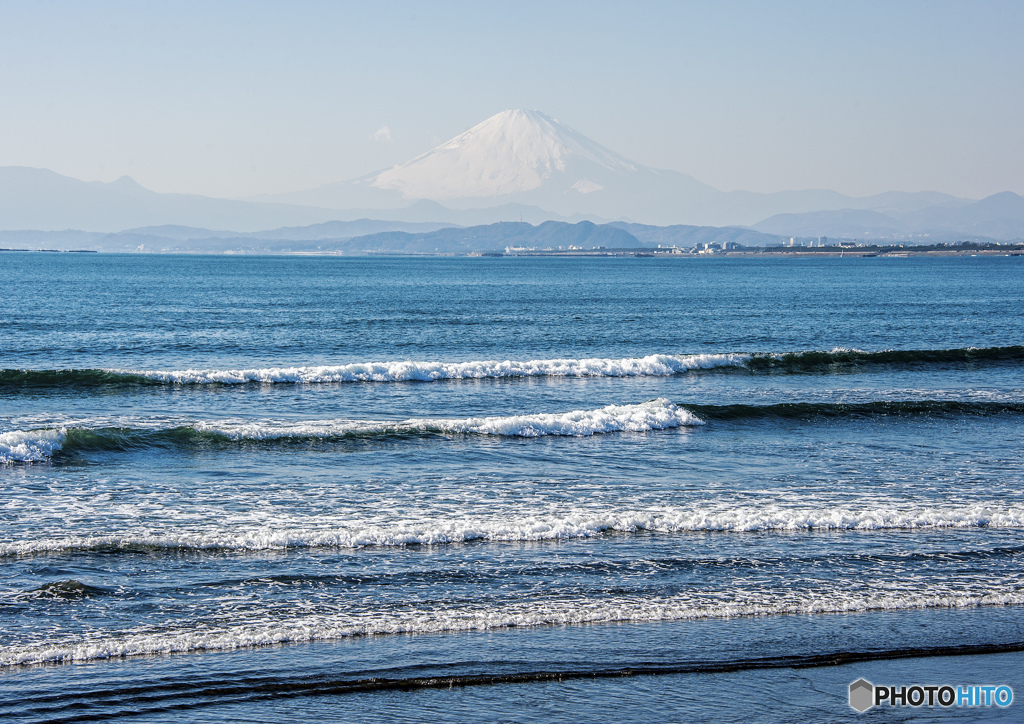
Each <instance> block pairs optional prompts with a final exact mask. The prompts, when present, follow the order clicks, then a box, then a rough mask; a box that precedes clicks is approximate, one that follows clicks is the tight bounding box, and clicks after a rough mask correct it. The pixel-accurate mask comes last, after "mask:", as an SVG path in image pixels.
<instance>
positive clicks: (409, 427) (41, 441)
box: [0, 398, 704, 463]
mask: <svg viewBox="0 0 1024 724" xmlns="http://www.w3.org/2000/svg"><path fill="white" fill-rule="evenodd" d="M703 424H704V422H703V420H701V419H700V418H698V417H697V416H696V415H694V414H693V413H691V412H689V411H688V410H686V409H684V408H682V407H678V406H676V405H674V404H673V403H671V402H669V401H668V400H666V399H664V398H658V399H656V400H650V401H648V402H643V403H640V404H636V405H608V406H607V407H602V408H600V409H597V410H573V411H571V412H562V413H539V414H531V415H507V416H493V417H468V418H462V419H447V418H411V419H408V420H399V421H386V420H385V421H367V420H324V421H309V422H280V421H244V420H243V421H230V420H229V421H220V422H197V423H192V424H174V423H173V422H171V423H168V422H165V423H164V427H165V428H166V429H172V428H180V427H192V428H193V429H195V430H198V431H201V432H215V433H218V434H220V435H224V436H226V437H229V438H231V439H234V440H284V439H288V438H332V437H339V436H344V435H357V434H365V435H373V434H403V433H406V434H407V433H422V432H439V433H454V434H476V435H502V436H508V437H543V436H546V435H562V436H571V437H585V436H589V435H596V434H599V433H607V432H647V431H650V430H662V429H666V428H673V427H681V426H684V425H703ZM168 425H170V427H167V426H168ZM78 429H93V430H99V431H101V430H102V427H99V428H78ZM138 429H141V430H146V431H149V432H152V431H159V429H160V425H158V424H147V425H145V426H144V427H142V428H138ZM122 432H123V430H122ZM66 437H67V428H61V429H59V430H56V429H43V430H29V431H22V430H16V431H12V432H6V433H3V434H0V463H10V462H32V461H40V460H45V459H46V458H47V457H49V456H51V455H53V454H54V453H55V452H57V451H59V450H60V449H61V447H62V445H63V444H64V442H65V440H66Z"/></svg>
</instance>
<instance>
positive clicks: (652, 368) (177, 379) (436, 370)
mask: <svg viewBox="0 0 1024 724" xmlns="http://www.w3.org/2000/svg"><path fill="white" fill-rule="evenodd" d="M750 357H751V355H749V354H693V355H667V354H652V355H648V356H646V357H627V358H622V359H606V358H599V357H594V358H584V359H547V360H527V361H515V360H504V361H499V360H486V361H473V362H412V361H406V362H358V363H353V364H347V365H334V366H319V367H266V368H253V369H235V370H216V369H188V370H111V372H116V373H120V374H125V375H131V376H138V377H144V378H147V379H150V380H155V381H159V382H167V383H174V384H189V385H195V384H224V385H238V384H245V383H249V382H258V383H264V384H270V383H279V382H291V383H305V384H316V383H328V382H404V381H420V382H432V381H435V380H458V379H483V378H499V377H542V376H551V377H644V376H668V375H675V374H680V373H682V372H686V371H689V370H698V369H713V368H716V367H742V366H743V365H745V364H746V363H747V362H748V361H749V360H750Z"/></svg>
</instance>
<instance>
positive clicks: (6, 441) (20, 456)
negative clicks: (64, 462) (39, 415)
mask: <svg viewBox="0 0 1024 724" xmlns="http://www.w3.org/2000/svg"><path fill="white" fill-rule="evenodd" d="M65 436H66V435H65V431H64V430H63V429H56V430H29V431H24V430H13V431H11V432H4V433H0V464H3V463H14V462H40V461H43V460H46V459H47V458H48V457H50V456H51V455H53V454H54V453H55V452H57V451H58V450H60V448H61V445H63V444H64V438H65Z"/></svg>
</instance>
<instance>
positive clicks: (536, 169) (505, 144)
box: [370, 110, 638, 201]
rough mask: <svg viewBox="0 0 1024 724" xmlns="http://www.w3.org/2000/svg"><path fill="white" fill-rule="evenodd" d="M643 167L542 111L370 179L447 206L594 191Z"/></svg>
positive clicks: (489, 124) (485, 127)
mask: <svg viewBox="0 0 1024 724" xmlns="http://www.w3.org/2000/svg"><path fill="white" fill-rule="evenodd" d="M637 168H638V167H637V165H636V164H634V163H632V162H630V161H629V160H627V159H625V158H623V157H621V156H619V155H617V154H615V153H613V152H612V151H609V150H608V149H607V148H605V147H604V146H601V145H600V144H598V143H595V142H594V141H592V140H590V139H589V138H587V137H586V136H584V135H583V134H581V133H579V132H577V131H574V130H573V129H572V128H569V127H568V126H566V125H565V124H563V123H561V122H559V121H557V120H555V119H554V118H551V117H550V116H548V115H545V114H544V113H541V112H540V111H526V110H508V111H502V112H501V113H498V114H497V115H494V116H491V117H490V118H488V119H487V120H486V121H484V122H483V123H480V124H478V125H476V126H473V127H472V128H470V129H469V130H468V131H466V132H465V133H462V134H460V135H458V136H456V137H455V138H453V139H451V140H450V141H448V142H447V143H444V144H442V145H440V146H438V147H437V148H434V149H433V150H431V151H428V152H427V153H424V154H423V155H421V156H418V157H417V158H414V159H412V160H411V161H408V162H407V163H404V164H402V165H400V166H396V167H394V168H392V169H389V170H387V171H384V172H382V173H380V174H377V175H376V176H375V177H373V178H372V179H370V185H371V186H373V187H374V188H378V189H384V190H394V191H399V192H401V194H402V195H403V196H404V197H406V198H414V199H431V200H434V201H445V200H450V199H458V198H485V197H498V196H508V195H511V194H517V193H522V192H526V191H532V190H534V189H538V188H540V187H541V186H542V185H546V184H548V183H550V182H552V181H553V180H555V179H556V178H557V177H564V178H562V179H561V181H562V182H559V183H556V185H557V186H559V187H562V188H564V189H566V190H568V189H573V190H574V191H575V192H578V193H580V194H588V193H592V192H594V191H598V190H600V189H602V188H603V185H602V184H601V183H600V182H599V181H598V180H596V179H595V178H591V177H592V176H597V177H600V176H606V175H607V174H609V173H611V174H613V175H628V174H631V173H634V172H636V171H637Z"/></svg>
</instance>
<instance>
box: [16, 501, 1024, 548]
mask: <svg viewBox="0 0 1024 724" xmlns="http://www.w3.org/2000/svg"><path fill="white" fill-rule="evenodd" d="M318 523H319V525H318ZM332 523H333V524H331V525H323V524H322V523H321V520H320V519H313V518H299V519H292V520H290V521H284V520H280V521H275V522H274V523H272V524H269V525H265V526H261V527H253V526H238V527H223V528H212V529H211V528H206V529H201V530H197V529H193V530H178V531H173V530H168V531H165V532H162V533H153V532H146V533H143V532H137V531H131V530H125V531H121V532H111V533H92V534H84V535H72V536H63V537H49V538H42V537H41V538H36V539H33V540H24V541H11V542H4V543H0V556H10V555H27V554H32V553H42V552H47V551H57V550H107V549H114V550H118V549H139V548H149V549H175V550H197V551H198V550H237V551H256V550H285V549H288V548H361V547H367V546H381V547H389V546H410V545H449V544H459V543H467V542H472V541H492V542H521V541H544V540H569V539H580V538H590V537H595V536H600V535H604V534H608V533H618V534H631V533H659V534H669V535H677V534H686V533H761V532H778V533H790V532H815V531H820V532H827V531H885V530H914V529H937V528H959V529H965V528H1009V529H1012V528H1024V506H1019V505H1018V506H1012V505H1011V506H1006V505H1000V504H994V503H976V504H971V505H961V506H927V505H902V506H900V505H894V504H880V503H874V504H864V505H860V506H857V505H842V506H816V507H810V506H803V507H796V506H784V505H775V504H768V505H756V506H755V505H736V504H732V505H726V504H716V505H700V504H695V505H689V506H685V507H676V508H661V509H649V510H590V511H587V510H580V511H568V512H562V513H557V512H556V513H537V514H534V515H501V514H498V515H481V516H464V515H463V516H458V515H453V514H450V513H442V512H438V514H437V516H436V517H432V518H431V519H428V520H422V521H418V522H409V523H393V524H388V523H368V522H360V521H352V522H350V523H348V522H340V521H333V522H332Z"/></svg>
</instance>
